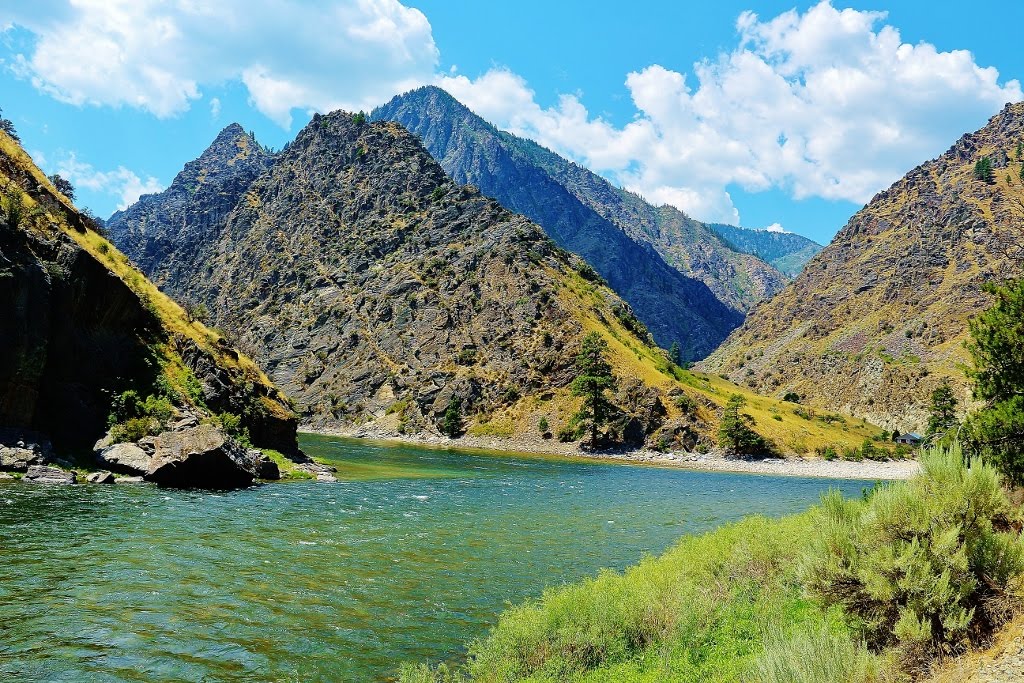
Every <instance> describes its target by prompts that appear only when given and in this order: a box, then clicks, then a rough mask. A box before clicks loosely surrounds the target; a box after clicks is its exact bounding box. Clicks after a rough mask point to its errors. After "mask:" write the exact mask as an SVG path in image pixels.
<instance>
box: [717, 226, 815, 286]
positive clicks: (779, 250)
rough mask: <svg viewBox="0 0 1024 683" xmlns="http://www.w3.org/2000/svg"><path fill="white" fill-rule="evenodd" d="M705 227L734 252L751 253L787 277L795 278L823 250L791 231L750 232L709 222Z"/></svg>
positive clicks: (813, 242)
mask: <svg viewBox="0 0 1024 683" xmlns="http://www.w3.org/2000/svg"><path fill="white" fill-rule="evenodd" d="M708 227H709V228H711V229H712V230H714V231H715V234H717V235H718V236H719V237H721V238H722V239H723V240H724V241H725V243H726V244H728V245H729V246H730V247H732V248H733V249H735V250H736V251H741V252H743V253H744V254H753V255H754V256H756V257H758V258H759V259H761V260H763V261H767V262H768V263H770V264H772V265H773V266H775V267H776V268H778V269H779V270H780V271H782V272H783V273H785V274H786V275H788V276H790V277H796V276H797V275H799V274H800V271H801V270H803V269H804V266H806V265H807V262H808V261H810V260H811V259H812V258H814V257H815V256H816V255H817V254H818V252H819V251H821V250H822V249H824V247H822V246H821V245H820V244H818V243H817V242H815V241H813V240H809V239H807V238H806V237H804V236H802V235H797V234H796V233H792V232H774V231H771V230H750V229H749V228H738V227H736V226H735V225H725V224H723V223H709V224H708Z"/></svg>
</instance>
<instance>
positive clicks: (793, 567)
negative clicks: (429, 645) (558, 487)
mask: <svg viewBox="0 0 1024 683" xmlns="http://www.w3.org/2000/svg"><path fill="white" fill-rule="evenodd" d="M922 463H923V472H922V474H921V475H919V476H918V477H917V478H915V479H913V480H911V481H910V482H902V483H895V484H888V485H884V486H881V487H877V488H876V489H875V490H874V491H873V492H872V493H871V494H870V495H867V496H866V500H862V501H846V500H842V499H841V498H840V497H838V496H836V495H831V496H827V497H826V498H825V500H824V502H823V505H822V506H820V507H817V508H813V509H811V510H810V511H808V512H806V513H803V514H800V515H795V516H792V517H787V518H783V519H779V520H769V519H765V518H763V517H750V518H747V519H745V520H743V521H741V522H738V523H735V524H730V525H727V526H725V527H722V528H720V529H718V530H716V531H714V532H712V533H708V534H704V535H701V536H696V537H689V538H684V539H683V540H682V541H681V542H680V543H679V544H678V545H677V546H675V547H674V548H672V549H671V550H669V551H668V552H666V553H665V554H664V555H662V556H661V557H659V558H647V559H645V560H644V561H643V562H641V563H640V564H639V565H637V566H635V567H632V568H630V569H628V570H627V571H626V572H624V573H623V574H618V573H615V572H610V571H607V572H603V573H601V574H600V575H599V576H597V577H596V578H593V579H589V580H586V581H583V582H580V583H577V584H572V585H567V586H563V587H560V588H555V589H550V590H548V591H546V592H545V593H544V595H543V597H542V598H541V599H540V600H536V601H531V602H527V603H525V604H523V605H520V606H517V607H513V608H511V609H509V610H508V611H506V612H505V613H504V614H503V615H502V616H501V617H500V619H499V621H498V623H497V625H496V626H495V627H494V628H493V629H492V630H491V632H490V633H489V634H488V635H487V637H486V638H484V639H483V640H481V641H478V642H476V643H474V644H472V645H471V646H470V648H469V657H468V661H467V663H466V664H465V665H464V666H463V667H461V668H459V669H458V670H451V669H448V668H441V669H431V668H430V667H427V666H425V665H420V666H417V667H406V668H405V669H404V670H403V672H402V680H403V681H405V682H406V683H426V682H428V681H442V682H444V683H450V682H453V681H464V680H473V681H517V680H531V681H563V680H573V681H588V682H589V681H593V682H596V681H609V680H614V681H641V680H642V681H653V680H672V681H694V682H696V681H706V680H715V681H736V682H738V683H749V682H752V681H767V682H768V683H772V682H774V681H778V682H779V683H781V682H782V681H800V682H802V683H819V682H820V683H825V682H826V681H827V682H829V683H832V682H834V681H847V682H848V683H868V682H872V681H899V680H904V679H905V678H906V674H907V673H908V672H909V671H911V670H920V669H921V668H922V667H923V666H924V665H925V664H926V663H927V661H928V660H929V658H930V657H932V656H934V655H935V654H937V653H939V652H955V651H957V649H958V648H960V647H962V646H963V645H964V644H965V643H968V642H978V641H979V640H981V639H983V638H984V637H985V635H986V634H987V633H990V632H991V629H992V628H994V627H995V626H997V625H998V624H999V622H1000V621H1001V620H1003V619H1005V618H1006V616H1008V615H1009V614H1010V613H1011V612H1012V611H1013V610H1014V609H1016V608H1018V607H1020V598H1021V597H1022V596H1024V590H1022V588H1024V578H1022V577H1024V545H1022V542H1021V539H1020V535H1019V532H1018V531H1014V529H1019V526H1018V525H1017V522H1016V520H1015V519H1013V516H1014V514H1016V513H1014V510H1013V508H1012V507H1011V506H1010V504H1009V502H1008V501H1007V498H1006V495H1005V493H1004V492H1003V491H1002V489H1001V488H1000V479H999V475H998V474H997V473H996V472H995V470H994V469H992V468H990V467H988V466H985V465H983V464H981V463H979V462H977V461H973V462H971V463H970V464H967V463H965V462H964V460H963V459H962V457H961V455H960V453H959V448H958V447H957V448H955V449H952V450H948V451H943V450H935V451H933V452H931V453H928V454H925V455H924V456H923V457H922Z"/></svg>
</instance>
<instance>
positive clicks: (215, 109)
mask: <svg viewBox="0 0 1024 683" xmlns="http://www.w3.org/2000/svg"><path fill="white" fill-rule="evenodd" d="M210 116H211V117H213V118H215V119H217V118H220V98H218V97H214V98H213V99H212V100H210Z"/></svg>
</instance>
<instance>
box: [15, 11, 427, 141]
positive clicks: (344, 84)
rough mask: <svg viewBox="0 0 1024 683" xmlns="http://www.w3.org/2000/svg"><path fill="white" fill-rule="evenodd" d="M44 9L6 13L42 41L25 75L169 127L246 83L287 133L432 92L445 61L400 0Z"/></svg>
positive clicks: (79, 100) (57, 92)
mask: <svg viewBox="0 0 1024 683" xmlns="http://www.w3.org/2000/svg"><path fill="white" fill-rule="evenodd" d="M40 2H42V0H39V1H37V2H31V3H13V6H12V7H8V8H5V14H6V15H7V16H5V20H4V26H5V27H10V26H12V25H19V26H23V27H24V28H26V29H28V30H29V31H31V32H32V33H34V34H35V37H36V42H35V45H34V48H33V50H32V52H31V54H28V55H20V56H19V57H18V59H17V61H16V64H15V69H16V70H17V72H18V73H20V74H21V75H22V76H24V77H26V78H29V79H31V81H32V83H33V84H34V85H35V86H36V87H37V88H38V89H40V90H42V91H44V92H47V93H49V94H50V95H52V96H53V97H55V98H57V99H59V100H61V101H64V102H69V103H72V104H76V105H84V104H96V105H112V106H129V107H137V108H140V109H144V110H147V111H149V112H151V113H153V114H154V115H156V116H158V117H168V116H173V115H175V114H179V113H181V112H183V111H185V110H187V109H188V108H189V107H190V106H191V104H192V103H193V102H194V101H195V100H198V99H199V98H201V97H202V89H203V87H204V86H211V85H218V84H221V83H224V82H226V81H230V80H241V81H242V82H243V83H244V84H245V86H246V87H247V88H248V89H249V96H250V101H251V102H252V104H253V105H254V106H255V107H256V108H257V109H259V110H260V111H261V112H263V113H264V114H266V115H267V116H269V117H270V118H272V119H273V120H274V121H276V122H277V123H279V124H280V125H281V126H283V127H285V128H287V127H289V126H290V125H291V113H292V110H293V109H296V108H298V109H301V110H320V111H326V110H330V109H335V108H338V107H346V108H349V109H359V108H370V107H372V106H373V105H375V104H379V103H381V102H384V101H386V100H387V99H388V98H389V97H391V96H392V95H393V94H395V93H396V92H400V91H402V90H404V89H407V88H408V87H410V86H412V85H416V84H420V83H424V82H427V81H428V80H429V79H430V78H431V76H432V74H433V72H434V69H435V67H436V64H437V60H438V52H437V48H436V46H435V45H434V40H433V37H432V35H431V29H430V24H429V23H428V22H427V19H426V17H425V16H423V14H422V13H421V12H420V11H419V10H416V9H412V8H408V7H405V6H404V5H402V4H401V3H400V2H398V1H397V0H326V1H325V2H320V3H283V2H280V0H222V1H220V2H215V3H207V2H196V1H195V0H177V1H176V2H163V1H161V0H64V1H58V0H45V2H44V4H45V5H46V7H45V8H41V7H40V4H39V3H40ZM44 9H45V11H43V10H44Z"/></svg>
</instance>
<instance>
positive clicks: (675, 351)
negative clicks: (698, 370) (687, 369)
mask: <svg viewBox="0 0 1024 683" xmlns="http://www.w3.org/2000/svg"><path fill="white" fill-rule="evenodd" d="M668 359H669V360H670V361H672V362H673V363H675V364H676V365H682V361H683V359H682V356H680V354H679V342H672V346H671V347H670V348H669V350H668Z"/></svg>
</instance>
